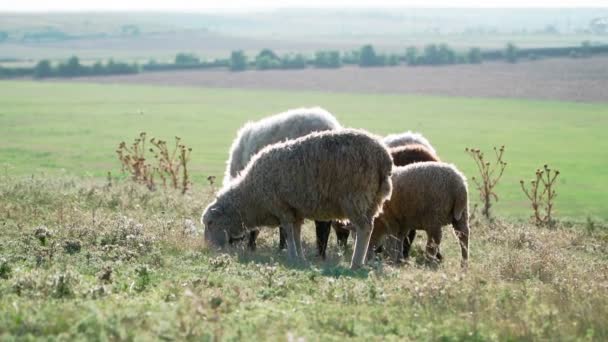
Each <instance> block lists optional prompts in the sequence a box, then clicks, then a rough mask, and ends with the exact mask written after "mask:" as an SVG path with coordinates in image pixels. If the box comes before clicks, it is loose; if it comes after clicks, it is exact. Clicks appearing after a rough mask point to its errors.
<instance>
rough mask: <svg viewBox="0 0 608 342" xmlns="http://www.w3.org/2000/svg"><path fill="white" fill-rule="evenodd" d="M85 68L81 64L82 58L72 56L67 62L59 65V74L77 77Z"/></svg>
mask: <svg viewBox="0 0 608 342" xmlns="http://www.w3.org/2000/svg"><path fill="white" fill-rule="evenodd" d="M84 71H85V68H84V67H83V66H82V65H80V60H79V59H78V57H76V56H72V57H71V58H70V59H68V61H67V62H66V63H61V64H59V66H58V67H57V74H58V76H60V77H75V76H80V75H82V74H84Z"/></svg>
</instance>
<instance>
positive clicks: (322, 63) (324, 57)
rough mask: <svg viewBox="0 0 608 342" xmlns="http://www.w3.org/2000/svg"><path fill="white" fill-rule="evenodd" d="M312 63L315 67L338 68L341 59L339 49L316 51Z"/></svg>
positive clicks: (340, 64)
mask: <svg viewBox="0 0 608 342" xmlns="http://www.w3.org/2000/svg"><path fill="white" fill-rule="evenodd" d="M313 63H314V65H315V66H316V67H317V68H339V67H341V66H342V59H341V58H340V52H339V51H317V52H316V53H315V59H314V62H313Z"/></svg>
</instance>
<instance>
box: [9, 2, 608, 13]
mask: <svg viewBox="0 0 608 342" xmlns="http://www.w3.org/2000/svg"><path fill="white" fill-rule="evenodd" d="M408 6H415V7H608V0H485V1H483V0H477V1H475V0H216V1H204V0H198V1H196V0H194V1H192V0H190V1H188V0H0V11H49V10H53V11H66V10H68V11H82V10H115V11H116V10H179V11H195V10H196V11H208V10H212V9H229V10H250V9H272V8H286V7H323V8H326V7H345V8H353V7H408Z"/></svg>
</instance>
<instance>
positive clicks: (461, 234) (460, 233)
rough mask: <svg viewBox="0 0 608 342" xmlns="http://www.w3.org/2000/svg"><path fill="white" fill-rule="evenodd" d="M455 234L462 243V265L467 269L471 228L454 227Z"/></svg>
mask: <svg viewBox="0 0 608 342" xmlns="http://www.w3.org/2000/svg"><path fill="white" fill-rule="evenodd" d="M454 233H455V234H456V237H457V238H458V242H459V243H460V253H461V254H462V260H461V262H460V265H461V266H462V267H467V264H468V261H469V227H468V226H463V227H458V228H457V227H454Z"/></svg>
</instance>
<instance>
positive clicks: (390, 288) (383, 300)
mask: <svg viewBox="0 0 608 342" xmlns="http://www.w3.org/2000/svg"><path fill="white" fill-rule="evenodd" d="M0 94H1V95H0V161H1V165H2V170H1V172H0V198H1V200H0V230H1V232H2V234H1V238H0V340H14V339H23V340H30V339H38V338H58V339H67V340H72V339H87V340H91V339H92V340H106V339H110V340H147V339H163V340H197V341H199V340H203V341H211V340H290V341H291V340H299V339H305V340H336V341H337V340H343V339H345V338H349V339H353V340H369V339H372V340H428V341H436V340H441V341H460V340H466V341H471V340H473V341H487V340H490V341H503V340H538V339H542V340H584V341H595V340H597V341H600V340H606V339H607V338H608V330H607V328H606V324H605V323H606V322H605V317H607V316H608V311H607V308H608V302H607V298H608V296H607V294H608V263H607V260H606V255H607V254H606V253H607V252H608V250H607V249H606V246H608V243H607V242H608V235H607V234H608V233H607V232H608V227H606V224H605V221H602V220H599V221H598V220H597V219H596V218H601V219H606V218H607V217H608V208H607V207H606V195H605V194H606V190H608V189H607V187H608V184H607V183H606V182H605V179H604V178H605V177H604V172H603V170H604V169H605V167H606V163H607V161H608V159H607V158H606V150H607V149H606V148H607V147H608V146H606V145H607V143H606V142H605V139H602V137H603V135H604V134H603V133H604V132H603V130H604V129H605V127H606V124H607V121H608V119H607V115H608V107H607V106H606V105H604V104H582V103H572V102H550V101H530V100H509V99H487V98H486V99H481V98H458V97H438V96H405V95H365V94H339V93H335V94H327V93H325V94H324V93H320V92H297V93H296V92H289V91H263V90H235V89H207V88H178V87H161V86H142V85H94V84H84V83H52V82H49V83H35V82H26V81H15V82H0ZM302 105H307V106H313V105H320V106H323V107H325V108H327V109H328V110H330V111H332V112H334V113H335V114H336V116H337V117H338V119H339V120H340V121H341V122H342V123H343V124H344V125H347V126H352V127H364V128H366V129H369V130H370V131H372V132H375V133H378V134H386V133H389V132H398V131H403V130H406V129H412V130H418V131H421V132H424V134H425V135H426V136H427V137H428V138H429V139H430V140H431V141H432V142H433V144H434V145H435V147H436V148H437V150H438V151H439V153H440V156H441V157H442V158H443V159H444V160H446V161H450V162H454V163H455V164H457V165H458V166H459V167H460V168H461V169H462V170H463V171H464V173H465V174H467V175H468V176H469V177H471V176H472V175H474V174H475V172H474V166H473V162H472V160H471V159H470V158H469V156H467V155H466V154H465V153H464V148H465V147H467V146H475V147H480V148H482V149H484V150H487V151H488V153H491V151H490V149H491V147H492V146H493V145H500V144H504V145H505V146H506V148H507V153H506V158H505V159H506V160H507V161H508V163H509V165H508V169H507V171H506V174H505V176H504V178H503V180H502V182H501V186H500V187H499V188H498V194H499V196H500V201H499V202H498V204H497V205H496V207H495V213H496V214H497V216H498V219H496V220H495V221H493V222H487V221H484V220H480V218H479V215H477V217H476V218H475V219H474V220H473V221H472V225H471V232H472V233H471V234H472V236H471V245H470V248H471V260H470V266H469V269H468V270H467V271H466V272H463V271H462V270H461V269H460V258H459V248H458V244H457V242H456V239H455V238H454V236H452V234H451V233H449V232H448V229H449V228H445V229H446V234H445V238H444V242H443V243H442V253H443V255H444V256H445V261H444V263H443V264H441V265H439V266H435V267H433V266H429V265H427V264H426V263H425V261H424V257H423V252H422V248H421V247H422V246H423V245H422V244H423V242H424V240H425V239H424V237H423V238H420V239H418V240H417V242H416V243H415V245H414V247H413V251H412V259H411V261H410V262H409V264H407V265H404V266H402V267H394V266H391V265H390V264H387V263H385V262H384V261H382V260H378V261H374V262H372V263H371V264H370V265H369V266H367V267H366V268H365V269H363V270H360V271H356V272H353V271H350V270H349V269H348V264H349V262H350V256H351V253H352V248H351V247H348V248H347V250H346V251H342V250H340V249H339V248H338V247H337V246H336V243H335V237H334V236H335V235H333V233H332V236H331V237H330V245H329V247H328V258H327V260H326V261H322V260H320V259H319V258H318V257H317V256H316V254H315V253H316V252H315V251H316V249H315V242H314V238H315V237H314V229H312V226H311V225H310V224H307V225H306V227H305V228H304V233H303V235H304V249H305V253H306V257H307V260H308V261H307V262H306V263H305V264H303V265H298V266H295V265H291V264H289V262H288V261H287V256H286V253H285V252H279V251H278V250H277V245H278V234H277V231H276V230H271V229H266V230H263V231H262V233H261V235H260V238H259V239H258V250H257V252H256V253H252V252H249V251H247V250H245V249H244V248H243V247H242V246H237V247H234V248H231V249H228V250H225V251H224V252H217V251H214V250H211V249H208V248H206V247H205V246H204V245H203V242H202V237H201V227H200V224H199V223H198V221H199V218H200V215H201V213H202V211H203V209H204V208H205V206H206V205H207V204H208V203H209V201H210V200H211V199H212V198H213V189H212V188H210V187H209V186H208V185H207V183H206V180H205V178H206V176H208V175H216V176H218V177H219V178H221V175H222V173H223V169H224V161H225V159H226V155H227V151H228V147H229V144H230V143H231V140H232V139H233V138H234V136H235V131H236V130H237V129H238V127H240V126H241V125H242V124H243V123H244V122H245V121H246V120H250V119H257V118H261V117H263V116H265V115H268V114H270V113H274V112H278V111H281V110H284V109H287V108H291V107H295V106H302ZM141 131H145V132H147V133H148V136H149V137H152V136H157V137H159V138H163V139H167V140H170V139H171V138H172V137H173V136H175V135H178V136H180V137H182V141H183V142H184V143H186V144H187V145H188V146H191V147H192V148H193V152H192V157H191V163H190V165H191V174H192V175H193V180H194V187H193V190H192V191H190V192H189V193H187V194H186V195H181V194H179V193H178V192H177V191H173V190H162V189H161V190H158V191H155V192H150V191H149V190H148V189H147V188H145V187H143V186H140V185H136V184H133V183H132V182H130V181H129V180H127V179H126V178H127V177H126V176H123V175H121V174H120V173H119V163H118V161H117V158H116V155H115V149H116V147H117V144H118V143H119V142H120V141H122V140H125V141H127V142H130V141H131V140H132V139H133V138H135V137H136V136H137V135H138V134H139V132H141ZM543 163H550V164H551V165H552V166H554V167H557V168H559V169H560V170H561V171H562V176H561V178H560V182H559V184H558V193H559V197H558V200H557V216H558V218H560V219H562V221H561V222H559V223H558V224H557V226H556V227H555V228H553V229H546V228H537V227H534V226H532V225H530V224H528V223H526V222H525V218H526V216H527V215H528V211H527V208H526V203H525V201H523V196H522V194H521V193H520V190H519V184H518V181H519V179H520V178H529V177H531V176H532V175H533V172H534V170H535V169H536V168H537V167H539V166H541V165H542V164H543ZM107 171H111V172H112V174H113V175H114V177H115V178H119V179H114V180H113V181H112V184H111V185H110V184H108V182H107V180H105V175H106V173H107ZM218 180H219V179H218ZM471 194H472V196H471V197H472V200H473V202H474V201H475V200H476V198H475V195H474V194H475V190H474V189H473V187H472V186H471ZM588 215H589V216H593V217H594V218H593V219H592V220H590V221H588V222H586V223H580V222H577V221H584V220H585V217H586V216H588ZM567 217H568V218H567ZM421 235H423V234H421ZM350 244H351V246H352V239H351V241H350Z"/></svg>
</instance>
